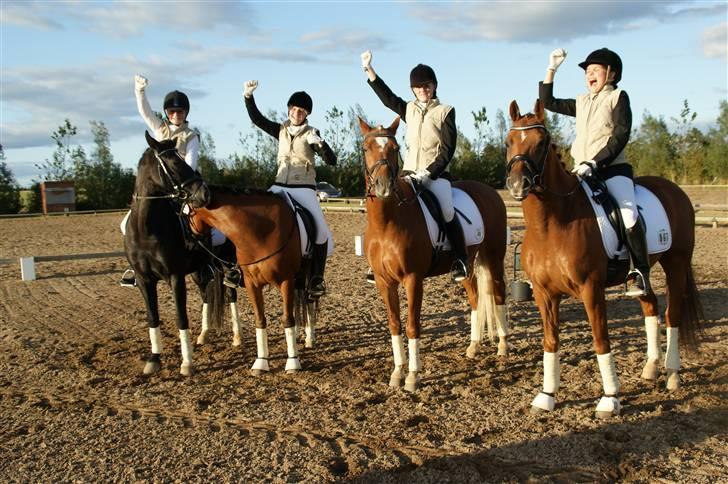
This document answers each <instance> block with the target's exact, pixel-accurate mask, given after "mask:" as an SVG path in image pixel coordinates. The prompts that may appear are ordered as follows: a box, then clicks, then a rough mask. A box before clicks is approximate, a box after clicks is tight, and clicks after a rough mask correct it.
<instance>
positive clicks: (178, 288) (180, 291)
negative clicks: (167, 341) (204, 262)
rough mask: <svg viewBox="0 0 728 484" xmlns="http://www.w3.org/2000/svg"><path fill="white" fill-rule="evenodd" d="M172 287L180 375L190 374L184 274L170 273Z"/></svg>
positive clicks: (188, 326) (189, 344)
mask: <svg viewBox="0 0 728 484" xmlns="http://www.w3.org/2000/svg"><path fill="white" fill-rule="evenodd" d="M169 285H170V286H171V287H172V298H173V299H174V305H175V308H176V309H177V329H179V343H180V349H181V352H182V364H181V365H180V368H179V372H180V374H181V375H182V376H190V375H192V371H193V369H192V335H191V334H190V322H189V320H188V319H187V287H186V285H185V276H184V275H178V274H172V275H171V276H170V278H169Z"/></svg>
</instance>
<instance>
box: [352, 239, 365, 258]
mask: <svg viewBox="0 0 728 484" xmlns="http://www.w3.org/2000/svg"><path fill="white" fill-rule="evenodd" d="M354 254H355V255H358V256H360V257H361V256H362V255H363V254H364V237H363V236H361V235H355V236H354Z"/></svg>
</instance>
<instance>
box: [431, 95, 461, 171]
mask: <svg viewBox="0 0 728 484" xmlns="http://www.w3.org/2000/svg"><path fill="white" fill-rule="evenodd" d="M457 139H458V130H457V127H456V126H455V108H452V109H451V110H450V112H449V113H447V116H446V117H445V123H444V124H443V126H442V131H441V144H440V151H439V153H438V154H437V156H436V157H435V160H434V161H433V162H432V163H430V164H429V165H428V166H427V171H429V172H430V178H432V179H433V180H436V179H437V178H438V177H439V176H440V175H441V174H442V172H443V170H445V167H446V166H447V165H448V164H449V163H450V161H451V160H452V157H453V156H454V155H455V143H456V142H457Z"/></svg>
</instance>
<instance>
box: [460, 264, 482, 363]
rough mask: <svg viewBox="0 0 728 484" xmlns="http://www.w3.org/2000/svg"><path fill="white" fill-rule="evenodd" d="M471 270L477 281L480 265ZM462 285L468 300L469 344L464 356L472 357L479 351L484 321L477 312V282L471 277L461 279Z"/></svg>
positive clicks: (478, 300) (475, 265)
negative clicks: (474, 282)
mask: <svg viewBox="0 0 728 484" xmlns="http://www.w3.org/2000/svg"><path fill="white" fill-rule="evenodd" d="M473 272H474V274H473V275H474V276H475V280H476V281H478V280H479V278H480V277H481V275H480V266H479V265H477V264H474V267H473ZM463 287H465V294H467V296H468V302H469V303H470V345H469V346H468V349H467V350H465V356H466V357H467V358H470V359H473V358H475V357H476V356H477V355H478V352H479V351H480V347H481V341H482V340H483V326H484V325H485V321H484V320H483V319H484V318H483V317H480V318H479V317H478V316H484V315H483V314H482V313H479V312H478V303H479V302H480V297H479V292H478V285H477V283H476V284H473V280H472V279H471V278H466V279H463Z"/></svg>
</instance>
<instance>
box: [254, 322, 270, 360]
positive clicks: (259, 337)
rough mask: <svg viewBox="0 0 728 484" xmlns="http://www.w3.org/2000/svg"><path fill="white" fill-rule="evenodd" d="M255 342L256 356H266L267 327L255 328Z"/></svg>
mask: <svg viewBox="0 0 728 484" xmlns="http://www.w3.org/2000/svg"><path fill="white" fill-rule="evenodd" d="M255 342H256V344H257V345H258V358H266V359H267V358H268V328H255Z"/></svg>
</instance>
